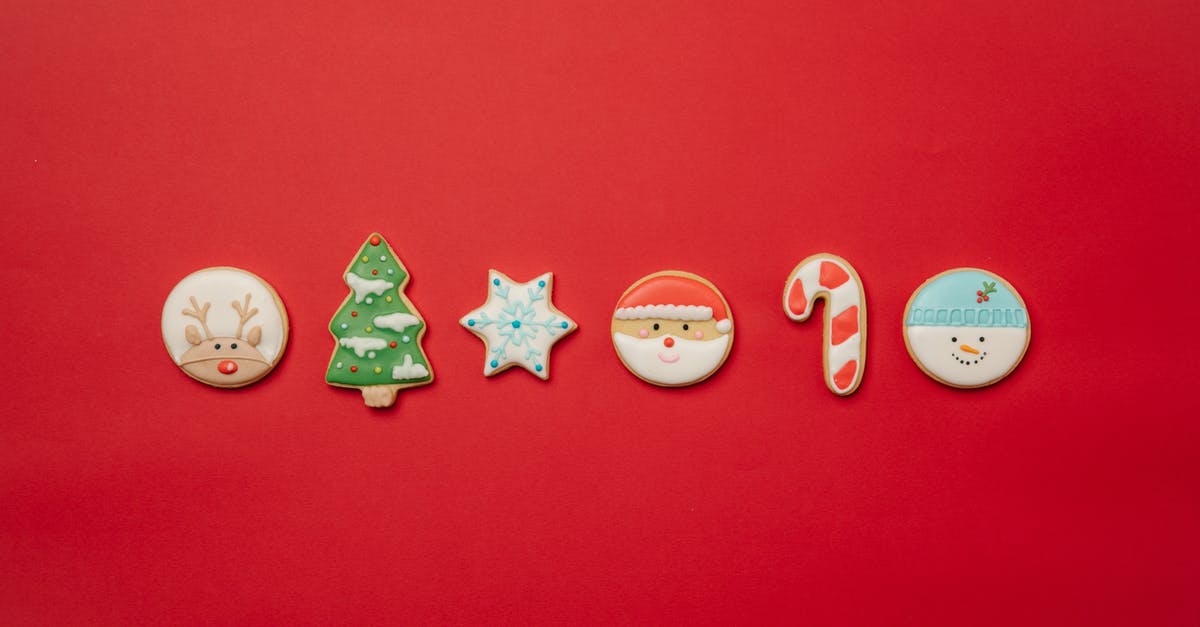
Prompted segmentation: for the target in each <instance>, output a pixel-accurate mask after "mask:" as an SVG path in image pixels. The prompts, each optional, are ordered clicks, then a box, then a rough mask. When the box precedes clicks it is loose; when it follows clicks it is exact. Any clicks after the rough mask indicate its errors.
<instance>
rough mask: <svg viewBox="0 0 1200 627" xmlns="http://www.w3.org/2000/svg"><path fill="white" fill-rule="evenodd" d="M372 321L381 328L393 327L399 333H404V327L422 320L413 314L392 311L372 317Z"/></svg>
mask: <svg viewBox="0 0 1200 627" xmlns="http://www.w3.org/2000/svg"><path fill="white" fill-rule="evenodd" d="M371 322H373V323H374V324H375V326H377V327H379V328H381V329H391V330H393V331H395V332H397V333H402V332H404V329H407V328H408V327H411V326H415V325H416V324H417V323H418V322H420V320H418V319H417V317H416V316H414V315H412V314H406V313H390V314H387V315H383V316H375V317H374V318H372V319H371Z"/></svg>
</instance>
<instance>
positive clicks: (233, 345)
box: [229, 342, 237, 349]
mask: <svg viewBox="0 0 1200 627" xmlns="http://www.w3.org/2000/svg"><path fill="white" fill-rule="evenodd" d="M229 348H233V349H236V348H237V342H234V343H233V344H230V345H229Z"/></svg>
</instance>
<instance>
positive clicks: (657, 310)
mask: <svg viewBox="0 0 1200 627" xmlns="http://www.w3.org/2000/svg"><path fill="white" fill-rule="evenodd" d="M712 315H713V313H712V307H705V306H703V305H638V306H637V307H621V308H620V309H617V311H616V313H614V314H613V317H614V318H616V319H617V320H646V319H649V318H660V319H663V320H696V321H701V320H711V319H712Z"/></svg>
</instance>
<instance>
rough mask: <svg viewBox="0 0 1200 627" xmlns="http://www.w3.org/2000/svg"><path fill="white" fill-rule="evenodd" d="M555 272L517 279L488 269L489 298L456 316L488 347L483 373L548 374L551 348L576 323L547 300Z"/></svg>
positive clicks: (544, 377) (570, 330)
mask: <svg viewBox="0 0 1200 627" xmlns="http://www.w3.org/2000/svg"><path fill="white" fill-rule="evenodd" d="M553 288H554V274H553V273H550V272H547V273H545V274H543V275H541V276H539V277H537V278H535V279H533V280H532V281H530V282H528V283H516V282H514V281H513V280H512V279H510V278H508V277H507V276H505V274H504V273H503V272H499V271H497V270H488V299H487V302H485V303H484V304H483V306H481V307H479V308H478V309H476V310H474V311H472V312H470V313H468V314H467V315H465V316H463V318H462V320H459V324H462V325H463V327H464V328H466V329H467V330H468V331H470V332H472V333H474V334H475V335H478V336H479V338H480V339H482V340H483V344H484V346H485V348H486V349H487V352H486V353H485V354H484V359H483V374H484V376H489V377H490V376H492V375H493V374H496V373H497V372H501V371H503V370H507V369H508V368H511V367H513V366H521V367H522V368H524V369H526V370H528V371H529V372H532V373H533V374H534V375H536V376H538V377H540V378H541V379H549V378H550V349H551V348H552V347H553V346H554V343H555V342H557V341H559V340H560V339H562V338H563V337H564V336H566V335H568V334H570V333H571V332H572V331H574V330H575V329H577V328H579V325H577V324H575V321H574V320H572V319H570V318H568V317H567V315H566V314H564V313H563V312H561V311H559V310H558V308H556V307H555V306H554V303H553V302H551V291H552V290H553Z"/></svg>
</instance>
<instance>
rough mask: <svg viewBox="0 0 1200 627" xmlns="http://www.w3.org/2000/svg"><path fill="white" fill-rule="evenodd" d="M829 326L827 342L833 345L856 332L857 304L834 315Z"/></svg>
mask: <svg viewBox="0 0 1200 627" xmlns="http://www.w3.org/2000/svg"><path fill="white" fill-rule="evenodd" d="M829 326H830V329H829V342H830V343H831V344H833V345H834V346H837V345H838V344H841V343H842V342H845V341H846V340H848V339H850V336H852V335H854V334H855V333H858V305H855V306H853V307H851V308H849V309H847V310H846V311H843V312H842V313H840V314H838V315H836V316H834V317H833V320H831V321H830V323H829Z"/></svg>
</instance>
